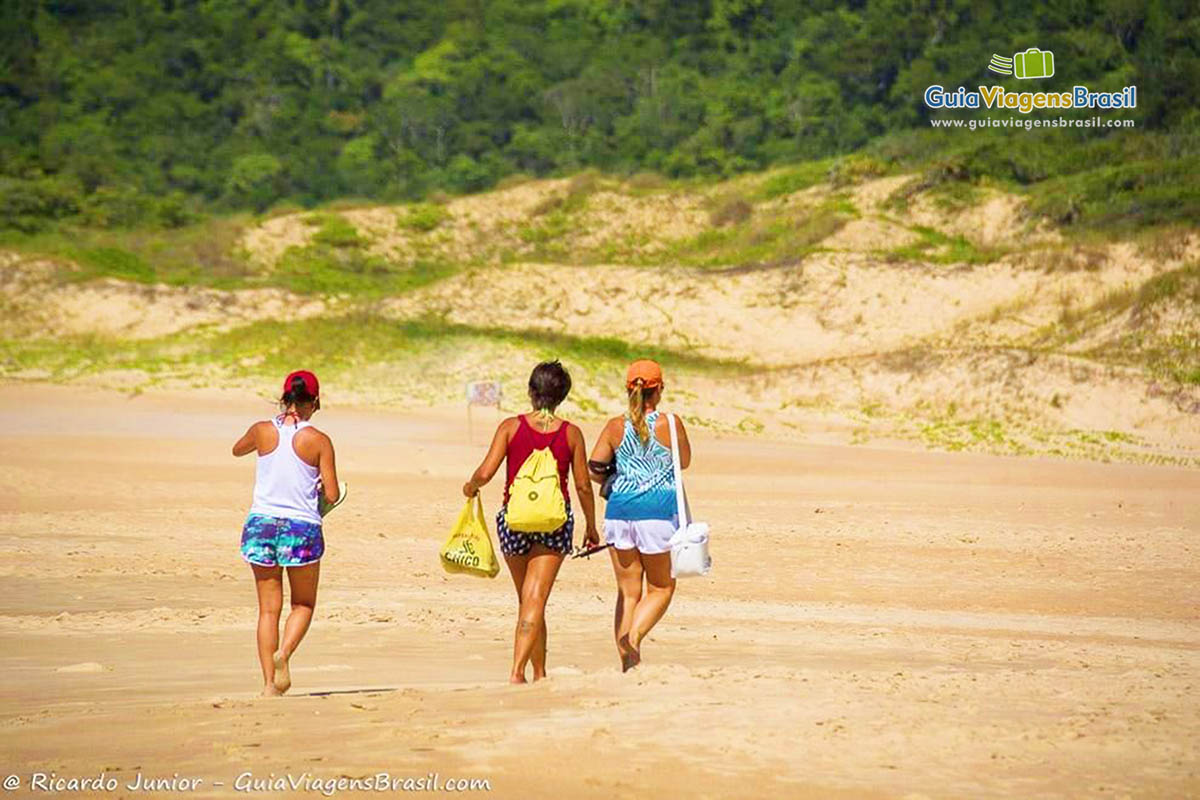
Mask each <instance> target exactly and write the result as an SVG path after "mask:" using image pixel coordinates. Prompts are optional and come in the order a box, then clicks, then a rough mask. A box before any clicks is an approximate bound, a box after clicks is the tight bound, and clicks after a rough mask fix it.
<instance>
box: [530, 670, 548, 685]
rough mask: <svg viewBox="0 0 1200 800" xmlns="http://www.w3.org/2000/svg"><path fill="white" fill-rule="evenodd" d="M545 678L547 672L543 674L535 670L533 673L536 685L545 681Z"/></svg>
mask: <svg viewBox="0 0 1200 800" xmlns="http://www.w3.org/2000/svg"><path fill="white" fill-rule="evenodd" d="M545 677H546V670H542V671H541V672H538V671H537V670H536V669H535V670H534V671H533V682H534V683H537V682H538V681H540V680H542V679H543V678H545Z"/></svg>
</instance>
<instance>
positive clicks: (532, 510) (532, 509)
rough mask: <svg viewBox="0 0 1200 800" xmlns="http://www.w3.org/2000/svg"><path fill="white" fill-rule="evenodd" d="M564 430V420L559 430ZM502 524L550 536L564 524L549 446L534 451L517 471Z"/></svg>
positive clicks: (564, 503)
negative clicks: (549, 534)
mask: <svg viewBox="0 0 1200 800" xmlns="http://www.w3.org/2000/svg"><path fill="white" fill-rule="evenodd" d="M566 427H567V423H566V421H564V422H563V424H562V425H561V426H559V429H558V430H559V431H560V432H561V431H564V430H566ZM556 434H557V432H556ZM551 443H552V444H553V440H551ZM505 522H506V523H507V524H508V528H509V530H514V531H520V532H521V533H552V532H554V531H556V530H558V529H559V528H561V527H562V526H563V525H565V524H566V522H567V501H566V498H565V497H563V493H562V486H561V485H560V483H559V477H558V462H557V461H556V460H555V459H554V453H552V452H551V451H550V448H549V447H543V448H541V449H540V450H534V451H533V452H532V453H530V454H529V458H527V459H525V463H524V464H522V465H521V469H520V470H518V471H517V477H515V478H513V482H512V486H510V487H509V490H508V510H507V511H506V512H505Z"/></svg>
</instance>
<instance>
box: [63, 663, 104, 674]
mask: <svg viewBox="0 0 1200 800" xmlns="http://www.w3.org/2000/svg"><path fill="white" fill-rule="evenodd" d="M107 670H108V667H106V666H104V665H103V664H97V663H96V662H95V661H84V662H82V663H79V664H70V665H68V666H65V667H59V668H58V669H56V670H54V671H55V672H105V671H107Z"/></svg>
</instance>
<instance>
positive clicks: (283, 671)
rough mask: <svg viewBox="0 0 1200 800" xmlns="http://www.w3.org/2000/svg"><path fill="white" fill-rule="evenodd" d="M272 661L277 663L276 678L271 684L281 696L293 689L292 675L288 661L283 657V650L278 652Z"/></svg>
mask: <svg viewBox="0 0 1200 800" xmlns="http://www.w3.org/2000/svg"><path fill="white" fill-rule="evenodd" d="M272 660H273V661H274V662H275V677H274V679H273V680H272V681H271V682H272V684H274V688H275V690H276V691H277V692H278V693H279V694H283V693H284V692H286V691H287V690H288V689H290V688H292V673H291V670H290V669H289V668H288V660H287V659H286V658H284V657H283V651H282V650H276V651H275V656H274V658H273V659H272Z"/></svg>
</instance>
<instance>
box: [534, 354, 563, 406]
mask: <svg viewBox="0 0 1200 800" xmlns="http://www.w3.org/2000/svg"><path fill="white" fill-rule="evenodd" d="M570 393H571V375H570V374H569V373H568V372H567V371H566V369H564V368H563V365H562V364H561V363H559V362H558V361H557V360H554V361H543V362H542V363H540V364H538V365H537V366H536V367H534V368H533V372H531V373H530V374H529V399H530V400H531V401H532V402H533V407H534V408H535V409H537V410H539V411H540V410H542V409H546V410H547V411H553V410H554V409H556V408H558V405H559V403H561V402H562V401H563V400H566V399H567V395H568V394H570Z"/></svg>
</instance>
